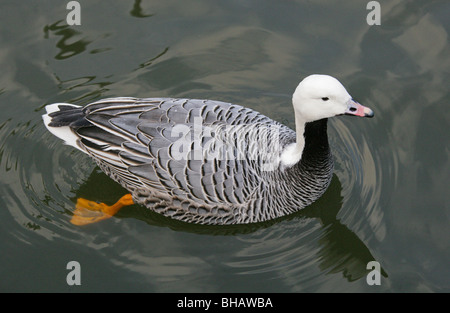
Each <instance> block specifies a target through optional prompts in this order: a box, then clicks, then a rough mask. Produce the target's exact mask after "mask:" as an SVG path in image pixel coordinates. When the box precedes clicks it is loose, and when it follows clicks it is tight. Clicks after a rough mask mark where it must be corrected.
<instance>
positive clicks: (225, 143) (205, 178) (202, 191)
mask: <svg viewBox="0 0 450 313" xmlns="http://www.w3.org/2000/svg"><path fill="white" fill-rule="evenodd" d="M292 104H293V107H294V116H295V130H293V129H291V128H289V127H287V126H285V125H283V124H281V123H279V122H277V121H274V120H272V119H271V118H269V117H267V116H265V115H263V114H261V113H259V112H256V111H255V110H252V109H250V108H246V107H243V106H240V105H236V104H231V103H226V102H222V101H214V100H200V99H175V98H132V97H117V98H108V99H103V100H99V101H96V102H93V103H90V104H88V105H86V106H85V107H81V106H78V105H74V104H69V103H55V104H50V105H47V106H46V112H47V113H46V114H44V115H43V116H42V118H43V121H44V124H45V126H46V127H47V129H48V130H49V131H50V132H51V133H52V134H54V135H55V136H57V137H59V138H60V139H62V140H63V141H64V142H65V144H67V145H70V146H73V147H74V148H76V149H78V150H81V151H82V152H84V153H86V154H88V155H89V156H91V157H92V158H93V159H94V160H95V162H96V163H97V165H98V166H99V167H100V169H101V170H102V171H103V172H105V173H106V174H107V175H108V176H109V177H111V178H112V179H113V180H115V181H116V182H118V183H119V184H121V185H122V186H123V187H124V188H126V189H127V190H128V191H129V192H130V193H129V194H127V195H125V196H123V197H122V198H120V199H119V200H118V201H117V203H115V204H113V205H106V204H104V203H97V202H94V201H89V200H87V199H83V198H80V199H78V201H77V204H76V210H75V211H74V214H73V216H72V219H71V222H72V223H73V224H75V225H86V224H91V223H95V222H98V221H100V220H104V219H107V218H110V217H111V216H113V215H114V214H115V213H117V212H118V211H119V210H120V208H122V207H123V206H127V205H131V204H139V205H142V206H145V207H147V208H148V209H150V210H153V211H154V212H157V213H160V214H163V215H164V216H167V217H170V218H172V219H176V220H180V221H184V222H188V223H196V224H210V225H228V224H248V223H257V222H263V221H268V220H271V219H275V218H279V217H282V216H286V215H288V214H291V213H294V212H296V211H299V210H301V209H303V208H305V207H306V206H308V205H310V204H311V203H313V202H314V201H315V200H317V199H318V198H319V197H320V196H321V195H322V194H323V193H324V192H325V190H326V189H327V187H328V185H329V183H330V181H331V177H332V172H333V157H332V154H331V152H330V147H329V144H328V136H327V120H328V118H330V117H333V116H338V115H344V114H345V115H353V116H360V117H373V116H374V113H373V111H372V110H371V109H370V108H368V107H364V106H362V105H361V104H360V103H358V102H357V101H356V100H354V99H353V98H352V97H351V96H350V94H349V93H348V92H347V90H346V89H345V87H344V86H343V85H342V84H341V83H340V82H339V81H338V80H337V79H336V78H334V77H332V76H329V75H322V74H313V75H310V76H307V77H306V78H304V79H303V80H302V81H301V82H300V83H299V85H298V86H297V88H296V89H295V92H294V93H293V96H292Z"/></svg>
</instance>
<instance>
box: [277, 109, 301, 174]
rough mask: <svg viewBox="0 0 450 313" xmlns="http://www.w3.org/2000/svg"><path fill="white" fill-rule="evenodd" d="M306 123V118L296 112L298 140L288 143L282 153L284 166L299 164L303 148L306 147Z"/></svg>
mask: <svg viewBox="0 0 450 313" xmlns="http://www.w3.org/2000/svg"><path fill="white" fill-rule="evenodd" d="M305 124H306V123H305V121H304V119H303V118H302V117H301V116H299V114H297V113H296V114H295V132H296V141H295V142H294V143H291V144H290V145H287V146H286V147H285V148H284V151H283V152H282V153H281V163H282V165H283V166H284V167H291V166H292V165H294V164H297V163H298V162H299V161H300V160H301V158H302V154H303V149H304V148H305Z"/></svg>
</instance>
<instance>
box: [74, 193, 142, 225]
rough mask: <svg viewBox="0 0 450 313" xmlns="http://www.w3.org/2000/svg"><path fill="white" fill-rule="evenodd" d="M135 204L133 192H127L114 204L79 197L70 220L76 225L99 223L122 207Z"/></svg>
mask: <svg viewBox="0 0 450 313" xmlns="http://www.w3.org/2000/svg"><path fill="white" fill-rule="evenodd" d="M132 204H134V202H133V199H132V197H131V194H126V195H125V196H123V197H122V198H120V199H119V201H117V202H116V203H115V204H113V205H106V204H104V203H97V202H95V201H90V200H86V199H84V198H79V199H77V204H76V206H75V208H76V209H75V211H74V212H73V216H72V219H71V220H70V222H71V223H72V224H74V225H79V226H82V225H87V224H92V223H97V222H99V221H101V220H104V219H107V218H110V217H112V216H113V215H114V214H116V213H117V212H118V211H119V210H120V209H121V208H122V207H124V206H127V205H132Z"/></svg>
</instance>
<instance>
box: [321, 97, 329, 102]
mask: <svg viewBox="0 0 450 313" xmlns="http://www.w3.org/2000/svg"><path fill="white" fill-rule="evenodd" d="M322 100H323V101H328V100H330V98H328V97H323V98H322Z"/></svg>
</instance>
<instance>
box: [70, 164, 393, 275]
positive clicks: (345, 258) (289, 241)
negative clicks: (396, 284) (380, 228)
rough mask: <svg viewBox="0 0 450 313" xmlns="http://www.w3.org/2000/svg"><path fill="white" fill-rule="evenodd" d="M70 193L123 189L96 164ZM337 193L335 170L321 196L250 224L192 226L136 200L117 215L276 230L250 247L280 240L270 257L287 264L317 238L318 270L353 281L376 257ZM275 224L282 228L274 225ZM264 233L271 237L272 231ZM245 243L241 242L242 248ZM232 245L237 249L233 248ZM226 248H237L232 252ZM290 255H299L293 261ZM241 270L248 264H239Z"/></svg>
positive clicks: (196, 229)
mask: <svg viewBox="0 0 450 313" xmlns="http://www.w3.org/2000/svg"><path fill="white" fill-rule="evenodd" d="M105 187H106V188H105ZM74 192H75V199H76V198H77V197H85V198H90V199H95V200H102V201H105V202H112V201H115V200H114V199H116V198H117V195H121V194H125V193H126V192H127V190H126V189H124V188H123V187H121V186H120V185H118V184H116V183H114V182H112V181H111V180H110V179H109V178H108V177H107V176H106V175H105V174H104V173H103V172H101V171H100V169H98V168H96V169H94V170H93V171H92V172H91V174H90V175H89V176H88V178H87V179H86V180H85V182H84V183H83V184H81V185H80V186H79V188H78V189H77V190H75V191H74ZM341 193H342V186H341V183H340V181H339V179H338V177H337V176H336V175H333V178H332V180H331V183H330V186H329V187H328V189H327V190H326V192H325V193H324V195H323V196H322V197H321V198H320V199H318V200H317V201H316V202H314V203H313V204H311V205H310V206H308V207H307V208H305V209H304V210H300V211H298V212H296V213H294V214H291V215H289V216H285V217H282V218H278V219H274V220H270V221H266V222H261V223H253V224H243V225H222V226H215V225H214V226H213V225H212V226H208V225H195V224H189V223H183V222H179V221H177V220H174V219H171V218H167V217H164V216H162V215H161V214H157V213H155V212H153V211H151V210H148V209H146V208H143V207H141V206H138V205H132V206H129V207H126V208H124V209H123V210H122V211H120V212H119V213H118V216H119V217H120V218H133V219H139V220H142V221H144V222H146V223H148V224H150V225H153V226H160V227H169V228H171V229H173V230H175V231H181V232H188V233H195V234H204V235H216V236H240V235H245V236H252V235H250V234H252V233H254V234H255V233H257V232H258V231H259V230H264V229H266V230H264V234H270V233H276V234H277V235H274V238H273V240H268V239H267V238H266V236H265V237H264V240H252V241H251V246H252V248H253V250H256V251H258V250H259V249H261V250H262V251H267V250H268V249H269V250H271V249H273V250H274V251H276V249H278V248H279V246H280V245H282V246H285V247H286V249H284V250H282V251H278V252H276V254H274V262H279V261H280V258H281V259H283V257H285V258H289V259H288V260H286V264H290V266H293V264H298V263H300V264H302V263H303V261H304V260H303V259H304V258H307V257H308V255H309V253H310V249H311V241H313V242H315V241H317V244H318V248H319V249H318V250H317V252H316V254H315V256H314V257H313V258H314V259H315V260H317V261H315V262H313V263H312V264H318V267H319V269H320V270H321V271H322V272H324V273H342V275H343V276H344V277H345V278H346V279H347V280H348V281H355V280H358V279H360V278H363V277H365V276H366V275H367V274H368V272H369V270H367V269H366V266H367V263H368V262H370V261H374V260H376V259H375V258H374V256H373V255H372V254H371V252H370V251H369V249H368V247H367V246H366V245H365V244H364V242H363V241H361V240H360V239H359V238H358V236H357V235H356V234H355V233H354V232H353V231H351V230H350V229H349V228H348V227H347V226H346V225H344V224H342V223H341V221H340V220H339V219H338V218H337V215H338V213H339V211H340V210H341V208H342V202H343V198H342V195H341ZM291 221H292V222H291ZM317 221H318V222H319V223H320V225H321V226H320V227H319V228H315V230H314V232H313V233H312V234H309V235H308V236H306V235H305V234H304V231H305V227H304V224H305V223H313V224H315V223H317ZM293 222H294V223H293ZM282 223H283V224H282ZM286 223H287V224H286ZM276 225H279V226H280V227H278V228H277V227H276ZM267 236H269V237H270V235H267ZM242 238H246V237H242ZM259 244H261V247H258V245H259ZM246 246H247V245H246V244H245V243H244V245H243V247H246ZM268 247H269V248H268ZM270 247H272V248H270ZM236 249H239V248H238V247H236ZM293 251H296V252H293ZM230 253H238V252H233V251H230ZM274 253H275V252H274ZM283 253H286V255H284V256H283V255H282V254H283ZM238 254H239V253H238ZM280 254H281V255H280ZM253 257H254V258H258V257H267V255H261V256H258V255H255V256H253ZM292 258H296V259H298V260H297V261H293V260H292ZM266 262H267V263H270V260H266ZM296 262H297V263H296ZM308 264H309V262H308ZM247 266H250V267H251V266H252V264H251V263H249V264H247ZM242 270H248V269H245V268H243V269H242ZM381 274H382V275H383V276H384V277H387V274H386V272H385V271H384V270H383V269H381ZM300 279H301V278H300Z"/></svg>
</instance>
